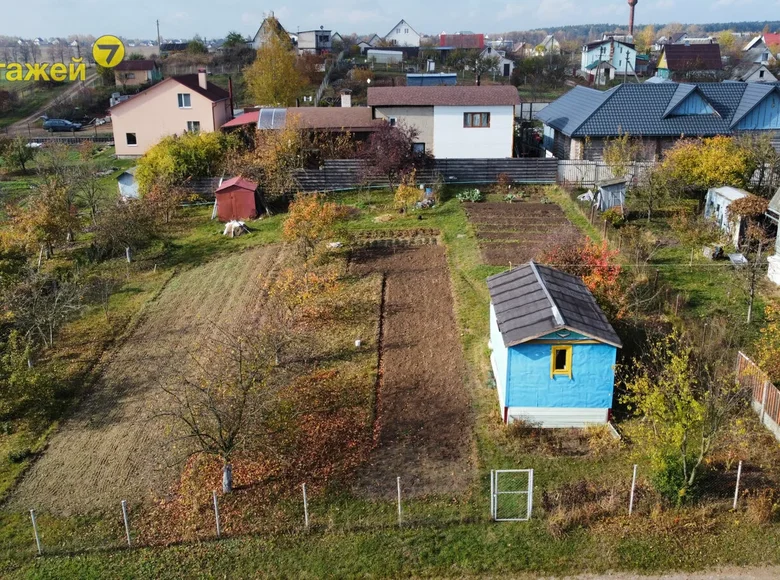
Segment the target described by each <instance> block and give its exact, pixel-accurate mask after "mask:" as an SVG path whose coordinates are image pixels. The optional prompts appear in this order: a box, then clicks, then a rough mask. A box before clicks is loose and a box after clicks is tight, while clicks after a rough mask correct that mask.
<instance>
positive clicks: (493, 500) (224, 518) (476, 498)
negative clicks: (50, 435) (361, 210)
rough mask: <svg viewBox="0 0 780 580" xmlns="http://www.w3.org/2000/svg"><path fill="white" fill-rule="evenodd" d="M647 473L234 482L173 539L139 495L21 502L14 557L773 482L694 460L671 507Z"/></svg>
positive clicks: (721, 495) (636, 502)
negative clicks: (72, 502)
mask: <svg viewBox="0 0 780 580" xmlns="http://www.w3.org/2000/svg"><path fill="white" fill-rule="evenodd" d="M573 431H575V430H566V435H565V436H569V437H576V435H573ZM583 459H584V458H583ZM584 460H585V461H588V459H584ZM548 465H549V464H548ZM652 473H653V471H652V469H651V467H650V465H649V464H647V463H637V464H631V463H628V462H625V461H621V462H620V464H619V465H616V466H613V468H611V469H604V470H602V471H600V472H599V473H598V474H597V475H594V476H591V477H576V476H572V477H570V478H566V477H562V476H561V473H560V472H559V471H558V470H556V469H555V468H552V469H549V468H545V469H497V470H492V471H490V473H489V474H484V475H483V476H482V477H481V478H480V482H479V489H480V490H481V491H479V492H478V493H477V494H474V495H468V494H461V495H457V494H453V495H452V496H440V497H436V498H431V497H424V498H423V497H411V496H410V497H407V495H406V494H407V493H408V492H409V490H410V489H411V488H412V487H413V485H414V483H413V482H411V481H407V480H405V479H404V478H403V477H396V478H394V481H393V486H394V487H395V489H396V494H395V497H394V498H393V499H392V500H391V499H389V498H387V499H384V500H365V499H359V498H355V497H352V496H349V495H335V496H333V495H331V496H328V495H327V494H322V493H317V492H315V493H314V494H312V492H311V490H309V489H307V486H306V484H305V483H304V484H302V485H300V486H299V488H298V493H297V497H295V494H293V495H292V496H290V497H288V498H286V499H285V500H283V501H280V502H278V503H277V504H276V505H274V506H273V507H270V508H268V509H267V510H265V511H262V510H261V511H258V510H257V509H256V507H255V506H246V508H247V509H246V510H245V512H242V510H238V511H237V510H236V509H235V508H236V505H237V503H238V504H239V505H240V503H241V498H242V496H241V492H240V491H237V492H233V493H232V494H230V495H223V494H222V493H221V491H217V490H214V491H213V492H212V493H210V494H208V500H207V501H204V502H201V503H200V504H199V505H198V507H197V515H198V523H197V525H196V526H194V527H192V528H190V531H189V535H183V536H182V537H180V538H177V539H175V540H172V538H171V536H168V535H161V536H159V537H155V536H154V527H150V525H149V522H148V519H147V514H146V513H145V512H144V511H143V510H141V509H140V505H139V504H131V502H130V501H128V500H127V499H117V502H116V509H115V511H114V513H110V514H106V515H104V516H103V517H102V518H101V519H100V520H99V521H95V520H92V519H86V520H84V522H82V525H84V526H85V527H84V528H83V529H82V530H73V529H69V528H67V527H64V526H63V523H62V520H61V519H60V518H57V517H56V516H53V515H52V514H48V513H39V512H38V511H36V510H35V509H30V510H29V512H28V514H27V526H28V529H29V536H28V537H29V538H30V544H29V545H28V547H27V549H22V550H21V552H20V553H18V554H16V557H17V558H19V557H22V558H26V557H35V556H46V555H69V554H76V553H82V552H90V551H113V550H119V549H127V548H140V547H146V546H154V545H167V544H169V543H171V542H172V541H175V542H176V543H182V542H183V543H189V542H192V543H199V542H203V541H216V540H220V539H224V538H227V537H240V536H244V535H260V536H275V535H279V534H285V535H289V534H298V533H312V532H316V533H325V534H326V533H348V532H363V531H371V530H374V531H376V530H389V529H393V528H399V527H400V528H447V527H450V526H456V525H464V524H472V525H489V524H491V523H495V522H527V521H528V520H532V519H533V520H541V521H543V522H544V523H545V525H546V526H547V528H548V529H549V530H550V531H551V532H553V534H554V535H555V534H557V533H565V532H566V531H567V530H569V529H571V528H570V526H574V525H575V524H576V525H578V526H583V525H591V524H595V523H596V522H603V521H606V520H611V519H614V518H625V517H630V518H650V517H652V518H656V517H658V514H659V513H661V512H664V513H673V514H677V515H680V514H684V513H685V511H684V509H686V508H687V509H694V510H696V509H699V508H701V507H706V508H708V510H710V512H711V513H712V514H714V515H715V516H717V514H718V513H721V514H724V513H730V512H733V511H735V510H736V511H740V512H742V511H745V510H750V509H751V505H750V503H751V501H752V498H755V497H760V494H761V492H762V491H766V490H767V489H772V488H773V486H775V487H776V480H775V479H774V478H773V476H772V474H770V473H769V472H768V471H766V470H764V469H763V468H761V467H760V466H758V465H756V464H752V463H746V462H742V461H734V462H733V463H730V464H728V465H720V466H717V467H714V466H711V465H710V466H704V465H702V466H701V467H700V468H699V477H698V478H697V481H696V483H695V485H694V486H692V487H691V490H692V491H691V494H692V495H691V497H689V498H681V499H682V501H681V503H684V504H685V506H686V508H682V509H683V511H680V510H679V509H677V508H675V507H674V502H673V501H671V500H670V499H669V498H668V497H664V496H663V495H662V494H660V493H659V491H658V490H657V488H656V485H654V483H653V476H652ZM694 493H695V495H694ZM356 506H357V507H356ZM223 508H224V510H223ZM519 525H522V524H519Z"/></svg>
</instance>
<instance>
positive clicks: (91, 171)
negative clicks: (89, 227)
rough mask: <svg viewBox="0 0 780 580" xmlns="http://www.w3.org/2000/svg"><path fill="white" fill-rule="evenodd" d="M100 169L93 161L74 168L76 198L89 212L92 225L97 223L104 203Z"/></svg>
mask: <svg viewBox="0 0 780 580" xmlns="http://www.w3.org/2000/svg"><path fill="white" fill-rule="evenodd" d="M101 170H102V167H101V166H100V165H99V164H97V163H95V162H93V161H84V162H82V163H81V164H79V165H78V166H77V167H76V168H75V171H74V173H75V175H74V176H75V183H76V197H77V199H78V200H79V202H81V204H82V205H83V206H84V207H86V208H87V209H88V210H89V215H90V217H91V218H92V223H93V224H95V223H96V221H97V214H98V210H99V208H100V206H101V205H102V204H103V202H104V201H105V194H106V188H105V184H104V181H103V180H102V179H101V177H100V171H101Z"/></svg>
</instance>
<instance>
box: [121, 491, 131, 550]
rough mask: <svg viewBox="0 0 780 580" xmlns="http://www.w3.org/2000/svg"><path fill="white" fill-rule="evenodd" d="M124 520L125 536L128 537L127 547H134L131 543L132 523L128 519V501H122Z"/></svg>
mask: <svg viewBox="0 0 780 580" xmlns="http://www.w3.org/2000/svg"><path fill="white" fill-rule="evenodd" d="M122 519H124V520H125V535H126V536H127V547H128V548H130V547H132V545H131V543H130V522H129V521H128V519H127V500H124V499H123V500H122Z"/></svg>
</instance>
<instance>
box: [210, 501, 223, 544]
mask: <svg viewBox="0 0 780 580" xmlns="http://www.w3.org/2000/svg"><path fill="white" fill-rule="evenodd" d="M211 498H212V500H213V501H214V522H215V523H216V524H217V538H221V537H222V526H221V525H220V523H219V504H218V503H217V490H213V491H212V492H211Z"/></svg>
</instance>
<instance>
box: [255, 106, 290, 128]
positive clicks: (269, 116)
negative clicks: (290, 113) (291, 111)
mask: <svg viewBox="0 0 780 580" xmlns="http://www.w3.org/2000/svg"><path fill="white" fill-rule="evenodd" d="M286 120H287V109H260V116H259V117H258V119H257V128H258V129H281V128H282V127H284V124H285V122H286Z"/></svg>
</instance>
